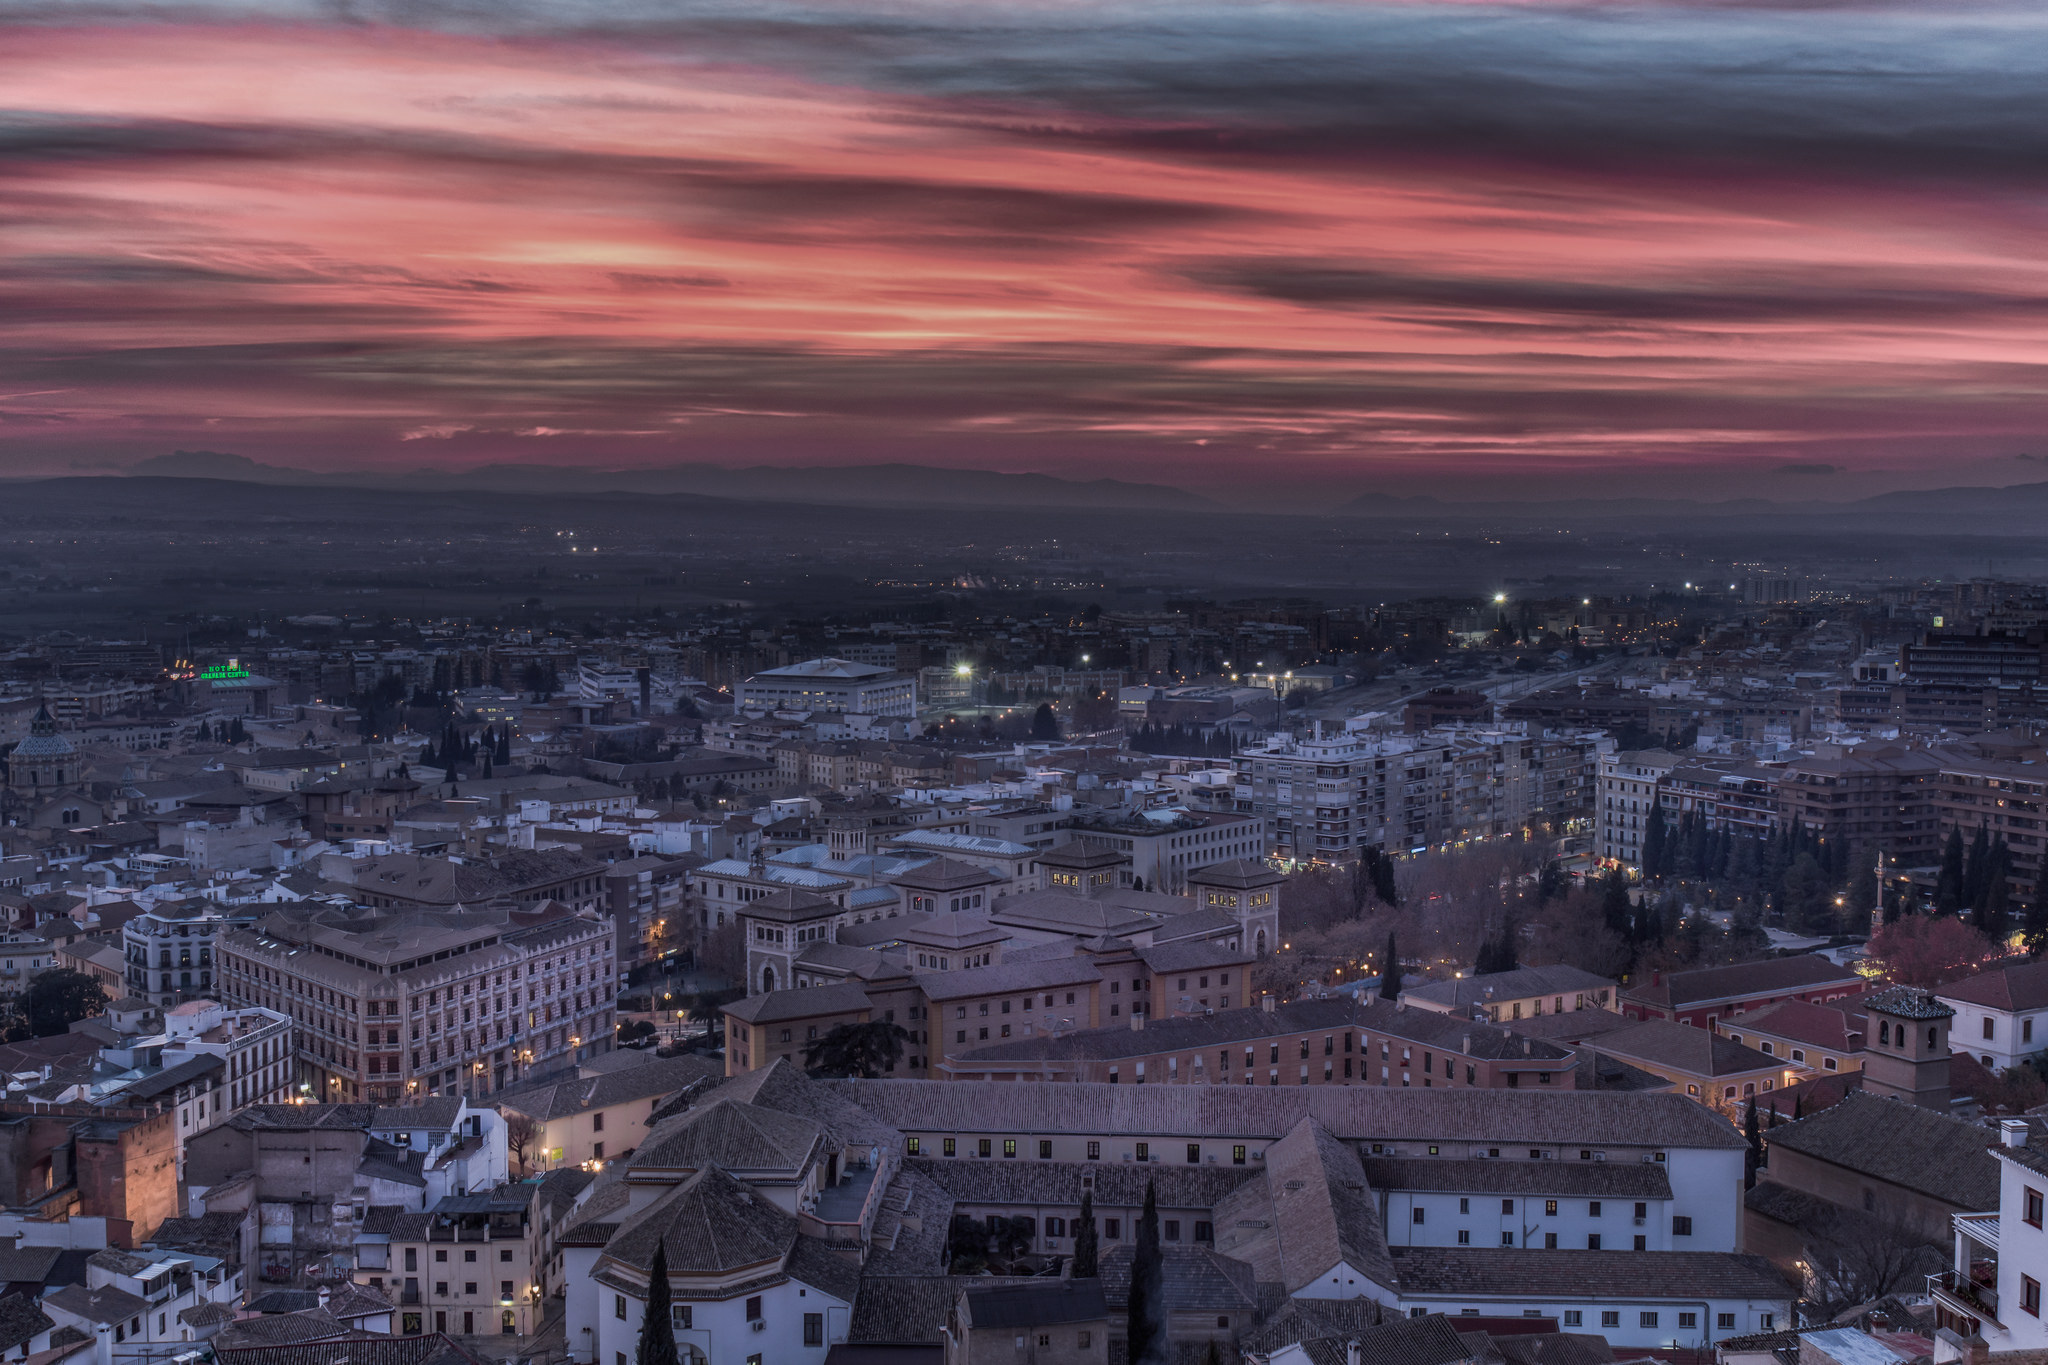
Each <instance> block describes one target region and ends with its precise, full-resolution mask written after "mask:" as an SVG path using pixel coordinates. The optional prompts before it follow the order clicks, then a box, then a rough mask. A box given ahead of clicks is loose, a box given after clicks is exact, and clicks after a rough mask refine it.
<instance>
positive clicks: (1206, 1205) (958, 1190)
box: [903, 1157, 1258, 1209]
mask: <svg viewBox="0 0 2048 1365" xmlns="http://www.w3.org/2000/svg"><path fill="white" fill-rule="evenodd" d="M903 1164H904V1167H905V1169H907V1170H913V1171H917V1172H919V1173H921V1174H923V1175H925V1176H928V1177H929V1178H930V1179H932V1180H933V1181H935V1182H937V1184H938V1185H939V1186H940V1187H941V1188H942V1189H944V1190H945V1191H946V1192H947V1193H948V1194H950V1195H952V1196H953V1198H954V1199H956V1200H958V1201H959V1202H960V1203H963V1204H977V1205H979V1204H1016V1205H1046V1206H1055V1207H1057V1206H1072V1207H1076V1208H1078V1207H1079V1206H1080V1203H1081V1196H1082V1195H1083V1194H1084V1193H1092V1194H1093V1195H1094V1199H1095V1207H1096V1208H1097V1209H1124V1208H1131V1209H1134V1208H1138V1207H1140V1206H1141V1205H1143V1204H1144V1202H1145V1186H1146V1185H1147V1184H1151V1185H1152V1186H1153V1187H1154V1188H1155V1190H1156V1191H1157V1197H1158V1201H1159V1205H1160V1207H1161V1208H1170V1209H1210V1208H1214V1207H1215V1205H1216V1202H1217V1201H1218V1200H1220V1199H1222V1198H1223V1196H1225V1195H1226V1194H1229V1193H1230V1192H1231V1191H1232V1190H1234V1189H1236V1188H1237V1187H1238V1186H1239V1185H1242V1184H1244V1182H1245V1181H1247V1180H1251V1179H1254V1178H1256V1176H1257V1175H1258V1172H1257V1170H1255V1169H1254V1168H1252V1167H1249V1166H1182V1165H1173V1164H1168V1163H1161V1164H1159V1165H1156V1166H1155V1165H1151V1164H1149V1163H1148V1164H1146V1165H1142V1166H1141V1165H1139V1164H1137V1163H1136V1162H1122V1161H1114V1162H1100V1161H982V1160H980V1159H979V1158H974V1159H970V1160H948V1159H946V1158H944V1157H910V1158H908V1159H907V1160H905V1162H904V1163H903ZM1084 1180H1086V1181H1089V1182H1091V1183H1090V1184H1088V1185H1085V1186H1084V1185H1083V1184H1082V1183H1081V1182H1082V1181H1084Z"/></svg>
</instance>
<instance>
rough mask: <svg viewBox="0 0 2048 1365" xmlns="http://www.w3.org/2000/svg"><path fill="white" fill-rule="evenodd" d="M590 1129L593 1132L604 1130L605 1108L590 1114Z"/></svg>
mask: <svg viewBox="0 0 2048 1365" xmlns="http://www.w3.org/2000/svg"><path fill="white" fill-rule="evenodd" d="M590 1131H591V1132H593V1133H602V1132H603V1131H604V1110H602V1109H600V1110H598V1111H597V1112H596V1113H595V1114H592V1115H591V1116H590Z"/></svg>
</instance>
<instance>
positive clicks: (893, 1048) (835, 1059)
mask: <svg viewBox="0 0 2048 1365" xmlns="http://www.w3.org/2000/svg"><path fill="white" fill-rule="evenodd" d="M909 1039H910V1034H909V1033H907V1032H906V1031H904V1029H903V1027H902V1025H900V1024H892V1023H890V1022H889V1021H888V1020H887V1019H871V1020H869V1021H868V1022H867V1023H865V1024H839V1025H836V1026H835V1027H833V1028H832V1030H831V1031H830V1032H828V1033H827V1034H826V1035H825V1036H824V1037H822V1038H820V1039H818V1040H817V1041H816V1042H815V1043H812V1044H810V1045H809V1046H808V1047H806V1048H805V1049H804V1069H805V1070H806V1071H808V1072H809V1073H810V1074H811V1075H813V1076H819V1077H833V1076H858V1077H861V1078H862V1079H864V1080H873V1079H875V1077H877V1076H880V1075H881V1074H882V1073H883V1072H885V1071H888V1070H891V1069H893V1068H894V1067H895V1065H896V1062H897V1060H898V1059H899V1058H901V1057H902V1056H903V1044H904V1043H906V1042H908V1041H909Z"/></svg>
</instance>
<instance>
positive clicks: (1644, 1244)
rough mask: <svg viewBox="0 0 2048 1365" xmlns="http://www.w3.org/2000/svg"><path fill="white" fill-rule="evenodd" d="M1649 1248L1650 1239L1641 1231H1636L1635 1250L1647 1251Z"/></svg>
mask: <svg viewBox="0 0 2048 1365" xmlns="http://www.w3.org/2000/svg"><path fill="white" fill-rule="evenodd" d="M1649 1249H1650V1239H1649V1238H1648V1237H1645V1236H1644V1235H1643V1234H1642V1233H1640V1232H1639V1233H1637V1234H1636V1250H1637V1251H1648V1250H1649Z"/></svg>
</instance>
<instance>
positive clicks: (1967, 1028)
mask: <svg viewBox="0 0 2048 1365" xmlns="http://www.w3.org/2000/svg"><path fill="white" fill-rule="evenodd" d="M1936 998H1937V999H1939V998H1940V997H1936ZM1942 1003H1943V1004H1946V1005H1948V1006H1949V1007H1950V1008H1952V1009H1954V1010H1955V1012H1956V1018H1955V1023H1953V1024H1952V1025H1950V1026H1949V1034H1948V1041H1949V1046H1950V1047H1951V1048H1953V1049H1954V1050H1955V1051H1957V1052H1967V1053H1969V1054H1970V1055H1971V1056H1972V1057H1974V1058H1976V1059H1977V1061H1978V1062H1979V1063H1981V1064H1983V1065H1985V1066H1988V1067H1989V1068H1990V1069H1991V1070H1993V1071H2003V1070H2005V1069H2006V1068H2007V1067H2012V1066H2018V1065H2019V1064H2020V1063H2021V1062H2022V1061H2024V1060H2026V1059H2027V1058H2028V1057H2032V1056H2036V1055H2038V1054H2040V1053H2041V1052H2044V1051H2048V1012H2039V1013H2019V1014H2007V1013H2005V1012H2004V1011H2003V1010H1994V1009H1988V1008H1986V1007H1985V1006H1983V1005H1972V1004H1970V1003H1968V1002H1966V1001H1962V1000H1943V1001H1942ZM1986 1019H1989V1020H1990V1021H1991V1033H1992V1036H1991V1037H1990V1038H1988V1039H1987V1038H1986V1037H1985V1036H1984V1021H1985V1020H1986ZM2028 1025H2031V1026H2032V1034H2033V1036H2032V1037H2031V1038H2025V1037H2023V1036H2022V1035H2023V1034H2025V1033H2026V1032H2027V1031H2028V1028H2027V1026H2028ZM1987 1057H1988V1058H1990V1060H1989V1061H1988V1062H1987V1061H1985V1059H1986V1058H1987Z"/></svg>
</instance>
